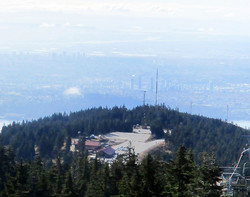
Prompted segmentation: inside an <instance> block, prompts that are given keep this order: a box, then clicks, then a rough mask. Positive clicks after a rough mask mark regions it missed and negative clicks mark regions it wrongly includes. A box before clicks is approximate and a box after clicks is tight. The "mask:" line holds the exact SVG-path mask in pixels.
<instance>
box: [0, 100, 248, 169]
mask: <svg viewBox="0 0 250 197" xmlns="http://www.w3.org/2000/svg"><path fill="white" fill-rule="evenodd" d="M136 124H140V125H147V126H150V127H151V132H152V134H153V135H154V136H155V138H165V141H166V144H167V145H168V147H167V148H168V149H170V150H171V152H172V153H173V154H172V155H169V156H167V157H166V158H173V156H174V154H175V153H176V151H177V149H178V147H180V146H181V145H184V146H185V147H187V148H190V149H192V150H193V154H194V158H195V160H196V161H197V160H198V157H199V154H200V153H202V152H209V151H212V150H214V151H215V154H216V157H217V159H218V163H219V164H220V165H231V164H232V163H233V162H234V161H236V159H237V158H238V156H239V154H240V152H241V150H242V148H243V147H244V145H245V144H246V143H247V141H246V139H245V138H244V137H242V135H243V134H247V133H248V131H247V130H244V129H242V128H239V127H237V126H235V125H232V124H228V123H226V122H224V121H222V120H218V119H211V118H206V117H202V116H197V115H190V114H187V113H181V112H179V111H178V110H174V109H171V108H169V107H167V106H165V105H159V106H149V105H145V106H138V107H135V108H133V109H127V108H126V107H125V106H121V107H113V108H102V107H99V108H91V109H86V110H81V111H79V112H72V113H70V114H66V113H58V114H53V115H52V116H49V117H44V118H40V119H38V120H32V121H23V122H13V123H12V124H10V125H8V126H4V127H3V128H2V133H1V134H0V144H1V145H3V146H10V147H11V148H12V150H13V151H14V153H15V159H16V160H20V159H23V160H24V161H30V160H33V159H34V157H35V155H36V154H37V153H39V155H40V157H41V158H42V159H43V160H47V161H50V162H51V160H52V159H55V158H56V157H58V156H60V157H62V158H64V160H65V161H67V160H68V161H69V162H71V161H72V154H71V152H70V143H71V138H72V137H78V136H79V135H81V136H89V135H90V134H96V135H98V134H106V133H109V132H112V131H121V132H132V130H133V125H136ZM164 131H165V132H164ZM166 131H167V132H166Z"/></svg>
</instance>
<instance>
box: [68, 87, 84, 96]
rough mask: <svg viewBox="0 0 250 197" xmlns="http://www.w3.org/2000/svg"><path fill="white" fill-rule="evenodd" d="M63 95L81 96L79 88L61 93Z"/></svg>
mask: <svg viewBox="0 0 250 197" xmlns="http://www.w3.org/2000/svg"><path fill="white" fill-rule="evenodd" d="M63 94H64V95H66V96H81V95H82V94H81V92H80V90H79V88H77V87H71V88H68V89H66V90H65V91H64V92H63Z"/></svg>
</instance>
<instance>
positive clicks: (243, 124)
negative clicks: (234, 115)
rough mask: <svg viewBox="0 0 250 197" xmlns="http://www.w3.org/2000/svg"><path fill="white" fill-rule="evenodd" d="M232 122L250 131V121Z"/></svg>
mask: <svg viewBox="0 0 250 197" xmlns="http://www.w3.org/2000/svg"><path fill="white" fill-rule="evenodd" d="M232 122H233V123H234V124H235V125H238V126H239V127H241V128H243V129H250V121H248V120H234V121H232Z"/></svg>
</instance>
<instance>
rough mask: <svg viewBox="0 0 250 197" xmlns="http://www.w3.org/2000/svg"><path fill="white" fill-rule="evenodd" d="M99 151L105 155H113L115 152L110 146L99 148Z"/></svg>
mask: <svg viewBox="0 0 250 197" xmlns="http://www.w3.org/2000/svg"><path fill="white" fill-rule="evenodd" d="M101 152H103V153H105V154H107V155H110V156H111V155H114V154H115V150H114V149H113V148H111V147H110V146H109V147H107V148H105V149H103V150H101Z"/></svg>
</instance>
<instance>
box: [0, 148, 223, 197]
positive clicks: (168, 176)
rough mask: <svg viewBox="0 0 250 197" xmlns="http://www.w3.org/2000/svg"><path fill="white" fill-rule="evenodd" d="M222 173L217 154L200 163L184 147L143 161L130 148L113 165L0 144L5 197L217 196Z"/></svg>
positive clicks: (1, 194) (0, 189)
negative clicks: (25, 154) (18, 152)
mask: <svg viewBox="0 0 250 197" xmlns="http://www.w3.org/2000/svg"><path fill="white" fill-rule="evenodd" d="M219 176H220V169H219V168H218V166H217V165H216V163H215V155H214V154H213V153H210V154H205V153H204V154H203V155H202V156H201V158H200V163H199V164H197V163H196V162H195V161H194V158H193V154H192V151H191V150H187V149H186V148H185V147H184V146H181V147H180V148H179V149H178V151H177V153H176V157H175V158H174V159H173V160H170V161H169V162H165V161H162V160H159V159H158V158H157V157H152V156H151V155H148V156H147V157H146V158H145V159H144V160H143V161H142V162H141V163H138V162H137V160H136V157H135V154H134V153H133V150H132V149H130V151H129V152H128V153H127V154H126V155H120V156H119V157H118V159H117V160H115V161H114V162H113V163H112V164H110V165H109V164H107V163H105V162H102V161H101V160H99V159H98V158H95V159H94V160H92V161H89V160H88V159H87V155H86V154H81V153H77V154H75V155H74V158H73V161H72V163H71V164H68V163H65V162H63V161H62V160H61V158H60V157H58V158H57V159H55V161H54V162H53V164H52V166H51V167H46V165H45V163H44V161H43V160H42V159H41V157H40V156H36V157H35V159H34V160H33V161H31V162H24V161H23V160H20V161H15V160H14V154H13V152H12V151H11V149H9V148H6V147H0V197H38V196H42V197H57V196H60V197H63V196H65V197H66V196H67V197H78V196H79V197H80V196H81V197H112V196H113V197H141V196H144V197H161V196H162V197H195V196H199V197H200V196H204V197H210V196H211V197H216V196H220V194H221V190H222V187H221V186H218V181H220V178H219Z"/></svg>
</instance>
